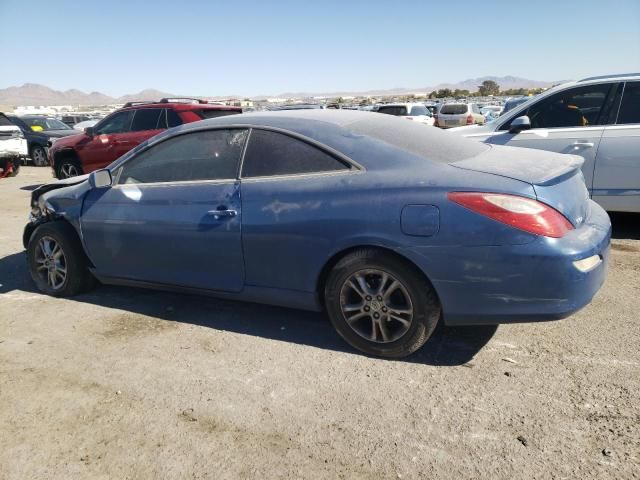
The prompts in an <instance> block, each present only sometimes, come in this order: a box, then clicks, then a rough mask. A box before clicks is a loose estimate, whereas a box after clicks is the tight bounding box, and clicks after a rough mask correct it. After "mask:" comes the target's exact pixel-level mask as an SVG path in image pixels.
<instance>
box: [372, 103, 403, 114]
mask: <svg viewBox="0 0 640 480" xmlns="http://www.w3.org/2000/svg"><path fill="white" fill-rule="evenodd" d="M378 113H386V114H387V115H396V116H402V115H406V114H407V107H403V106H388V107H385V106H384V105H382V106H381V107H380V108H378Z"/></svg>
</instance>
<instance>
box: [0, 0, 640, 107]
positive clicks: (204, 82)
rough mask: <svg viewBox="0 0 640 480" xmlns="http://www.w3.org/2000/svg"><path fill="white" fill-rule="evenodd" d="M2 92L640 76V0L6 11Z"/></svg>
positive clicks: (246, 0) (77, 5)
mask: <svg viewBox="0 0 640 480" xmlns="http://www.w3.org/2000/svg"><path fill="white" fill-rule="evenodd" d="M0 26H1V29H0V32H1V33H0V34H1V35H2V43H1V45H2V74H0V88H4V87H8V86H12V85H21V84H23V83H25V82H30V83H41V84H44V85H47V86H49V87H52V88H55V89H69V88H78V89H80V90H83V91H94V90H95V91H100V92H102V93H106V94H109V95H114V96H117V95H122V94H125V93H135V92H138V91H139V90H141V89H143V88H157V89H160V90H164V91H168V92H172V93H177V94H193V95H232V94H234V95H243V96H244V95H260V94H269V95H274V94H278V93H282V92H290V91H313V92H323V91H324V92H331V91H345V90H369V89H383V88H394V87H411V88H413V87H416V88H418V87H426V86H432V85H435V84H437V83H440V82H454V81H459V80H464V79H466V78H470V77H478V76H483V75H499V76H502V75H515V76H521V77H526V78H530V79H535V80H561V79H573V78H578V77H582V76H589V75H596V74H602V73H619V72H629V71H640V0H607V1H605V0H553V1H547V0H541V1H536V2H523V1H521V2H517V1H508V0H504V1H498V0H496V1H490V0H484V1H481V0H468V1H464V0H458V1H444V0H441V1H437V2H436V1H425V0H422V1H402V0H394V1H385V2H382V1H375V0H369V1H349V0H341V1H333V0H322V1H309V0H299V1H278V0H265V1H259V0H241V1H237V2H233V1H215V0H212V1H195V0H180V1H176V0H173V1H163V0H149V1H136V0H128V1H120V0H109V1H100V2H97V1H91V0H86V1H78V0H75V1H66V0H59V1H31V0H0Z"/></svg>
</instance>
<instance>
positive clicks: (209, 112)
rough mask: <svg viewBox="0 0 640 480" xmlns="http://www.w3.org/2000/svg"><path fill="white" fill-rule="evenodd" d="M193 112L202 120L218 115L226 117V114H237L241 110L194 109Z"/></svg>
mask: <svg viewBox="0 0 640 480" xmlns="http://www.w3.org/2000/svg"><path fill="white" fill-rule="evenodd" d="M195 113H196V114H197V115H198V116H199V117H200V118H202V119H203V120H206V119H207V118H218V117H226V116H227V115H237V114H239V113H242V112H240V111H238V110H214V109H202V110H195Z"/></svg>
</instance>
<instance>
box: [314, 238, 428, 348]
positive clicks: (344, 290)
mask: <svg viewBox="0 0 640 480" xmlns="http://www.w3.org/2000/svg"><path fill="white" fill-rule="evenodd" d="M325 306H326V309H327V313H328V314H329V318H330V319H331V323H333V326H334V327H335V328H336V330H337V331H338V333H339V334H340V335H341V336H342V338H344V339H345V340H346V341H347V342H348V343H349V344H350V345H351V346H353V347H355V348H357V349H358V350H361V351H363V352H365V353H368V354H372V355H378V356H382V357H388V358H401V357H405V356H407V355H409V354H411V353H413V352H415V351H416V350H418V349H419V348H420V347H422V345H424V343H425V342H426V341H427V339H428V338H429V337H430V336H431V334H432V333H433V330H434V329H435V327H436V325H437V324H438V320H439V318H440V303H439V301H438V298H437V295H436V293H435V291H434V290H433V287H432V286H431V284H430V283H429V281H428V280H427V279H426V278H425V277H424V275H422V274H421V273H420V272H419V271H417V269H416V268H415V267H414V266H412V265H411V264H409V263H408V262H406V261H403V260H402V259H399V258H396V257H395V256H392V255H389V254H386V253H384V252H381V251H379V250H375V249H363V250H359V251H356V252H354V253H351V254H349V255H347V256H346V257H344V258H343V259H342V260H340V261H339V262H338V263H337V264H336V266H335V267H334V268H333V270H332V271H331V273H330V274H329V277H328V279H327V283H326V286H325Z"/></svg>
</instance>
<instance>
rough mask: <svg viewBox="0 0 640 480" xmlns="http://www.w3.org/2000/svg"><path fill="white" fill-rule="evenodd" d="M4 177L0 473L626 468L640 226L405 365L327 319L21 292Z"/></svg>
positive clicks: (152, 475)
mask: <svg viewBox="0 0 640 480" xmlns="http://www.w3.org/2000/svg"><path fill="white" fill-rule="evenodd" d="M50 180H51V174H50V171H49V169H46V168H40V169H38V168H33V167H31V168H23V169H22V171H21V172H20V174H19V175H18V176H17V177H15V178H10V179H4V180H0V206H1V208H2V210H1V213H0V219H1V222H0V432H1V434H0V478H7V479H14V478H20V479H22V478H43V479H52V478H64V479H74V478H92V479H101V478H149V479H157V478H213V479H225V478H230V479H231V478H232V479H238V478H346V479H358V478H365V479H380V478H405V479H409V478H451V479H464V478H509V479H511V478H611V479H622V478H640V431H639V430H640V400H639V392H640V373H639V367H640V352H639V349H638V346H639V345H640V325H639V317H638V307H639V306H640V300H639V297H640V288H639V287H640V240H638V239H639V238H640V225H638V218H639V217H638V216H633V215H628V216H616V217H614V228H615V237H616V239H615V240H614V242H613V252H612V257H611V263H610V271H609V278H608V280H607V283H606V285H605V286H604V287H603V289H602V290H601V291H600V293H599V294H598V295H597V297H596V298H595V300H594V301H593V303H592V304H591V305H590V306H588V307H587V308H585V309H584V310H582V311H581V312H579V313H578V314H576V315H574V316H573V317H571V318H569V319H567V320H563V321H559V322H552V323H543V324H521V325H503V326H500V327H498V328H497V329H496V328H493V327H491V328H488V327H482V328H460V329H448V328H441V329H439V330H438V331H437V332H436V334H435V335H434V337H432V339H431V340H430V341H429V342H428V343H427V345H426V346H425V348H423V349H422V350H421V351H419V352H418V353H417V354H415V355H413V356H412V357H409V358H408V359H406V360H404V361H389V360H380V359H376V358H368V357H366V356H363V355H360V354H358V353H356V352H354V351H353V350H351V349H350V348H349V347H348V346H346V345H345V344H344V343H343V342H342V341H341V340H340V338H339V337H338V336H337V334H335V333H334V332H333V330H332V328H331V326H330V324H329V322H328V320H326V319H325V318H324V317H323V316H322V315H319V314H312V313H306V312H300V311H295V310H288V309H281V308H273V307H266V306H258V305H252V304H242V303H233V302H227V301H219V300H215V299H210V298H201V297H196V296H188V295H178V294H167V293H161V292H153V291H147V290H140V289H133V288H120V287H118V288H116V287H101V288H98V289H97V290H95V291H93V292H91V293H89V294H85V295H82V296H79V297H76V298H73V299H55V298H51V297H46V296H43V295H41V294H40V293H38V292H36V291H35V290H34V286H33V285H32V283H31V281H30V279H29V276H28V273H27V270H26V265H25V255H24V251H23V248H22V245H21V234H22V227H23V225H24V223H25V220H26V216H27V213H28V196H29V190H30V189H31V188H33V186H34V185H37V184H40V183H43V182H47V181H50Z"/></svg>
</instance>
